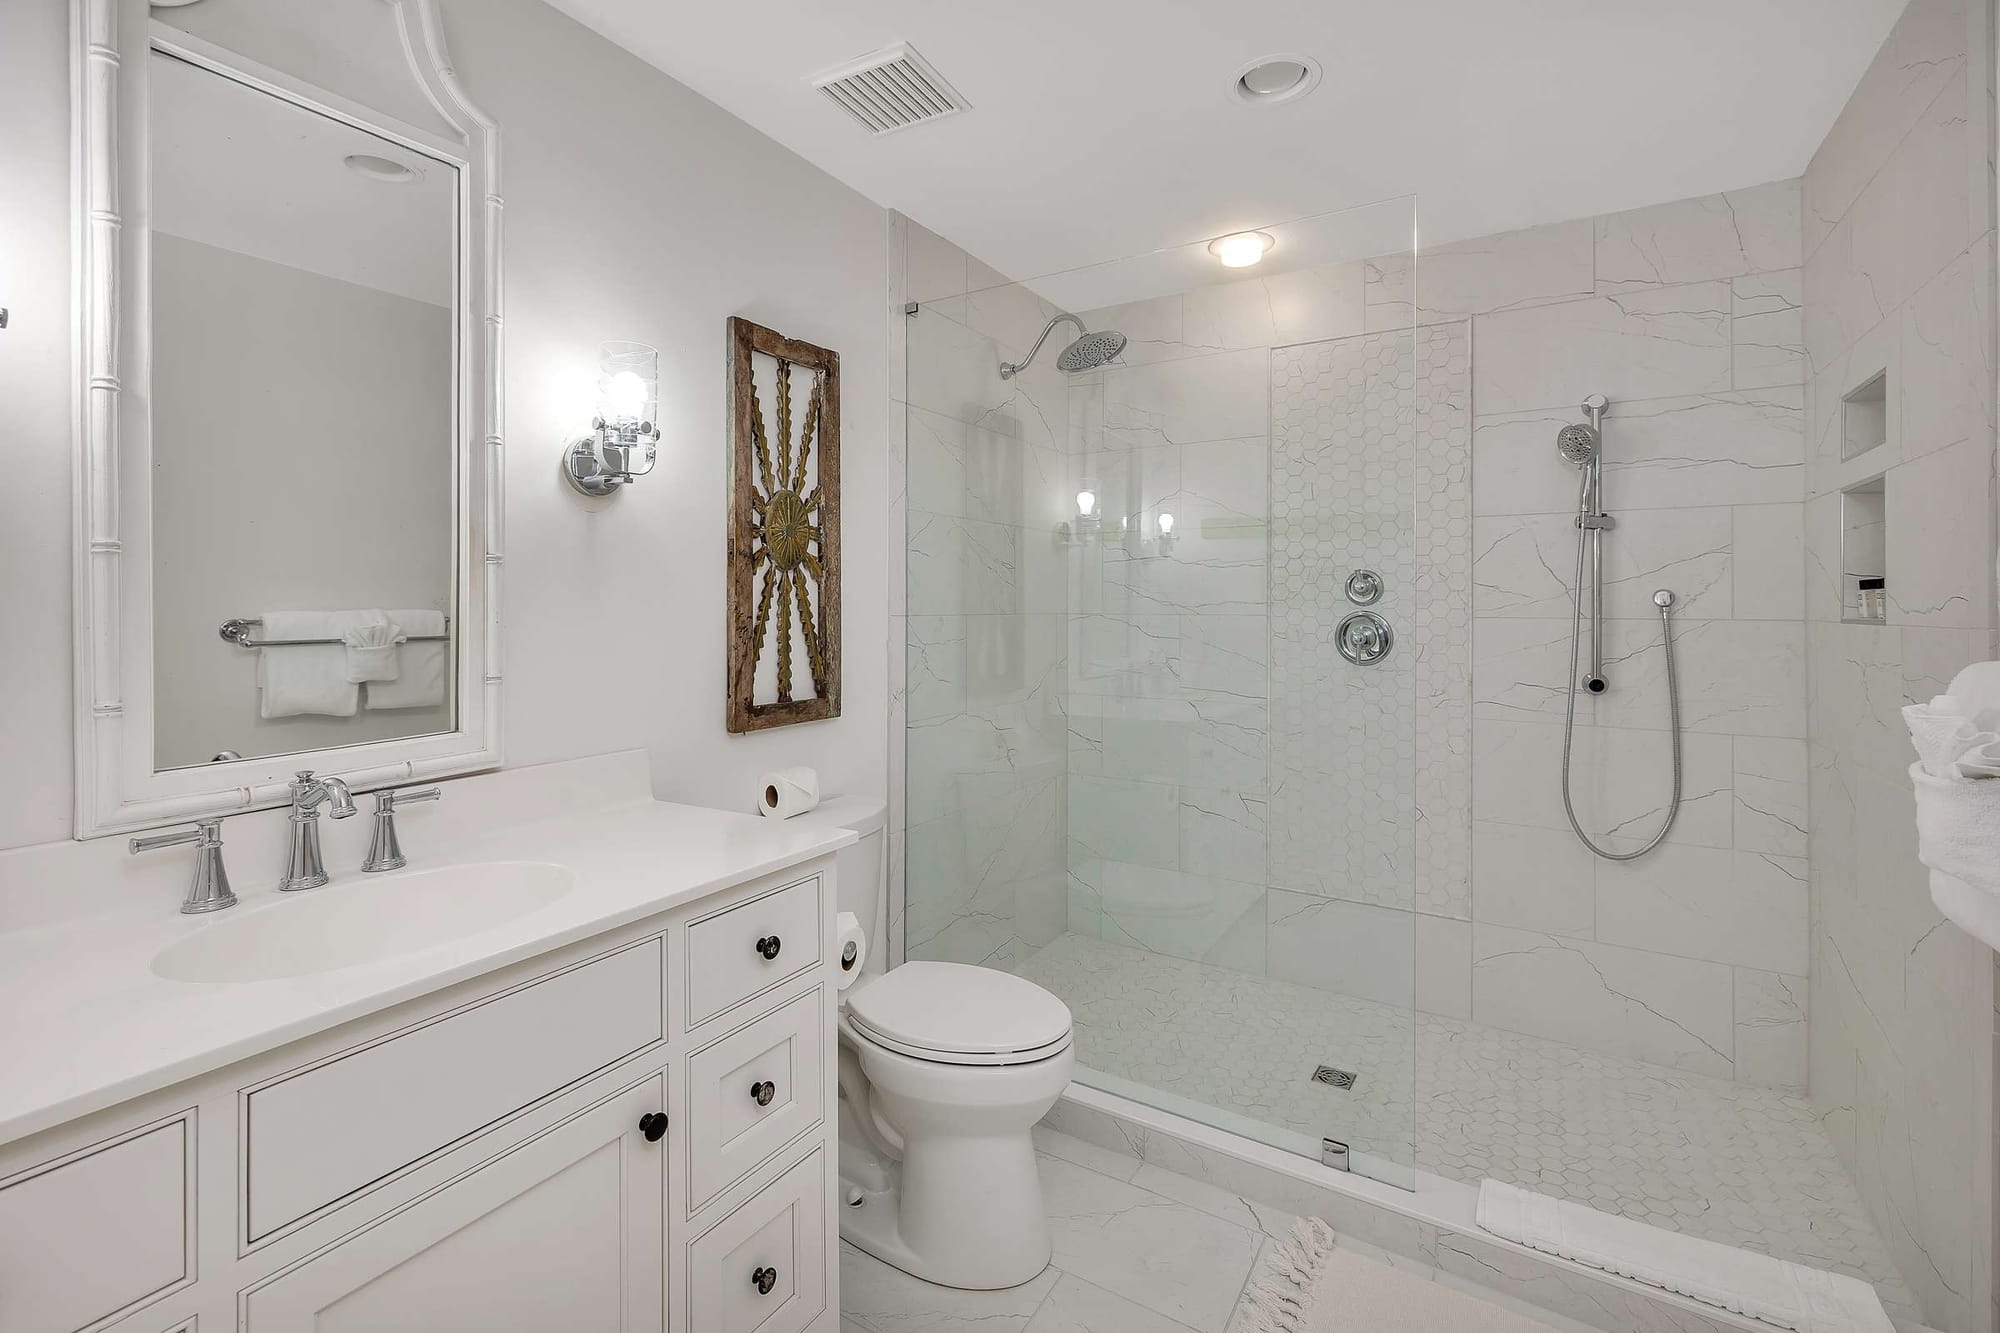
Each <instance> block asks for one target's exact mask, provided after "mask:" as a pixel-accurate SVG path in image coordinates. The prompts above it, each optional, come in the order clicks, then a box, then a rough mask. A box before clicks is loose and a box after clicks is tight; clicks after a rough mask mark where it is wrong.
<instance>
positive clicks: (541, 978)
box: [0, 858, 838, 1333]
mask: <svg viewBox="0 0 2000 1333" xmlns="http://www.w3.org/2000/svg"><path fill="white" fill-rule="evenodd" d="M321 891H322V892H327V893H337V892H339V891H340V886H339V885H338V884H335V885H333V886H330V887H328V888H327V889H325V890H321ZM834 901H835V898H834V884H833V864H832V861H831V859H830V858H821V859H819V860H815V861H810V862H807V863H806V864H804V865H803V866H800V867H796V868H794V869H792V870H789V871H785V872H782V873H779V874H776V875H769V876H765V877H763V878H761V879H758V880H753V881H751V882H749V883H745V884H739V885H737V886H735V887H734V888H731V889H728V890H724V891H721V892H717V893H712V894H710V895H708V896H707V897H704V898H700V899H697V900H694V901H691V902H687V903H684V904H682V905H680V906H678V907H675V908H673V909H672V910H670V911H666V912H663V913H662V914H660V915H658V916H655V917H652V918H649V919H646V920H641V921H637V922H634V923H632V924H630V925H628V926H625V927H622V928H619V929H616V930H612V931H609V932H606V933H604V934H600V935H598V936H596V937H594V938H590V939H585V940H580V941H577V942H575V943H572V944H567V945H564V946H562V947H559V948H555V949H552V950H550V951H549V952H547V953H544V954H542V955H540V956H537V957H532V958H528V959H526V960H525V961H521V962H516V963H513V964H511V965H509V966H506V967H503V968H499V969H497V970H495V971H492V972H489V973H486V974H485V975H481V976H476V977H473V978H471V979H470V980H465V981H461V982H459V983H457V984H455V985H452V986H449V987H447V988H445V989H443V990H439V991H436V992H434V993H432V994H429V995H425V996H422V997H420V998H417V999H412V1000H408V1001H405V1002H404V1003H401V1004H398V1005H395V1006H393V1007H391V1008H388V1009H385V1010H383V1011H381V1012H378V1013H376V1014H373V1015H370V1016H368V1017H366V1018H362V1019H357V1020H354V1021H351V1022H348V1023H345V1024H342V1025H341V1026H339V1027H336V1028H333V1029H331V1030H328V1031H324V1032H320V1033H317V1034H315V1035H312V1036H307V1037H304V1038H302V1039H299V1040H295V1041H293V1042H291V1043H290V1044H288V1045H283V1046H280V1047H278V1048H276V1049H273V1050H269V1051H266V1052H264V1053H263V1054H260V1055H256V1056H253V1057H251V1058H248V1059H244V1060H241V1061H238V1062H237V1063H235V1064H232V1065H229V1066H228V1067H225V1068H221V1069H218V1070H216V1071H215V1072H212V1073H208V1074H204V1075H201V1076H199V1077H197V1078H194V1079H191V1080H189V1081H187V1082H184V1083H181V1084H178V1085H176V1086H174V1087H170V1088H166V1089H164V1090H162V1091H159V1092H155V1093H150V1094H148V1095H146V1096H143V1097H140V1098H137V1099H135V1100H134V1101H132V1102H128V1103H126V1104H125V1105H122V1106H118V1107H114V1108H112V1109H110V1110H107V1111H103V1112H100V1113H98V1114H95V1115H91V1116H88V1117H85V1118H84V1119H82V1120H79V1121H75V1122H72V1123H70V1124H66V1125H62V1126H58V1127H57V1128H54V1129H51V1130H48V1131H45V1132H43V1133H41V1134H37V1135H35V1136H34V1137H31V1138H28V1139H25V1140H22V1141H19V1142H15V1143H11V1144H7V1145H5V1146H0V1333H77V1331H78V1330H96V1329H114V1328H115V1329H119V1330H132V1331H133V1333H179V1330H183V1329H186V1330H193V1333H210V1331H211V1330H214V1331H218V1333H220V1331H224V1330H230V1329H237V1330H240V1331H241V1333H303V1331H304V1330H308V1329H310V1330H322V1331H324V1333H364V1331H365V1333H399V1331H400V1330H411V1331H412V1333H418V1331H422V1333H446V1331H449V1330H466V1331H467V1333H470V1331H471V1330H475V1329H476V1330H480V1333H495V1331H496V1330H497V1331H500V1333H506V1331H508V1330H522V1331H523V1333H528V1331H529V1330H534V1331H535V1333H541V1331H543V1330H552V1329H562V1330H566V1331H567V1330H578V1331H586V1330H603V1331H604V1333H669V1331H671V1333H723V1331H724V1330H729V1331H731V1333H803V1331H806V1330H816V1331H818V1333H829V1331H830V1330H832V1329H833V1328H834V1327H835V1326H836V1324H837V1322H838V1300H837V1298H836V1292H835V1281H836V1274H837V1272H838V1264H837V1262H836V1259H837V1253H836V1249H835V1247H836V1245H837V1243H838V1228H837V1225H836V1220H835V1216H834V1208H835V1200H834V1188H835V1187H834V1179H835V1173H834V1169H833V1163H834V1153H835V1152H836V1150H837V1146H836V1143H835V1138H836V1136H835V1135H834V1133H833V1129H832V1126H833V1124H834V1120H833V1116H832V1109H833V1106H834V1060H833V1058H832V1052H833V1042H834V1027H833V1024H834V1015H835V986H834V981H833V975H832V969H831V968H830V967H828V966H826V960H827V959H829V958H831V957H832V952H833V951H832V933H833V927H832V916H833V903H834ZM774 941H775V943H774ZM244 1002H245V1003H246V1004H248V1003H254V1002H255V996H254V990H253V988H248V987H246V988H245V990H244Z"/></svg>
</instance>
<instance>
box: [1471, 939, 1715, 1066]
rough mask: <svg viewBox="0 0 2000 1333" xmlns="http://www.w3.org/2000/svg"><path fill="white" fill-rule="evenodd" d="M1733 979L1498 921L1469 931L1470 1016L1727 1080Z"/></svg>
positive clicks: (1702, 965)
mask: <svg viewBox="0 0 2000 1333" xmlns="http://www.w3.org/2000/svg"><path fill="white" fill-rule="evenodd" d="M1732 980H1733V979H1732V975H1731V971H1730V969H1729V967H1728V966H1727V965H1725V964H1721V963H1710V962H1702V961H1699V960H1696V959H1688V958H1676V957H1671V956H1669V955H1666V954H1659V953H1652V952H1649V951H1645V950H1640V949H1625V948H1619V947H1616V946H1613V945H1609V944H1597V943H1593V942H1589V941H1585V940H1572V939H1563V938H1561V937H1559V936H1555V935H1542V934H1536V933H1533V932H1529V931H1520V930H1512V929H1509V928H1507V927H1504V926H1488V925H1482V924H1478V923H1475V924H1474V926H1473V928H1472V1018H1473V1021H1474V1022H1476V1023H1490V1024H1492V1025H1493V1026H1495V1027H1501V1028H1506V1029H1508V1030H1509V1031H1513V1032H1526V1033H1531V1034H1533V1035H1536V1036H1543V1037H1551V1038H1554V1039H1555V1040H1557V1041H1568V1042H1573V1043H1575V1044H1576V1045H1579V1046H1585V1047H1588V1048H1590V1049H1592V1050H1599V1051H1609V1052H1612V1053H1614V1054H1621V1055H1627V1056H1630V1057H1632V1058H1633V1059H1638V1060H1648V1061H1651V1062H1652V1063H1654V1064H1663V1065H1668V1066H1670V1067H1672V1068H1675V1069H1687V1070H1692V1071H1693V1072H1695V1073H1699V1074H1713V1075H1716V1076H1717V1077H1721V1078H1728V1077H1729V1076H1730V1073H1731V1071H1732V1068H1733V1061H1732V1057H1731V1051H1732V1049H1733V1047H1734V1044H1735V1021H1736V1020H1735V1010H1734V1003H1733V1000H1732V998H1731V993H1732Z"/></svg>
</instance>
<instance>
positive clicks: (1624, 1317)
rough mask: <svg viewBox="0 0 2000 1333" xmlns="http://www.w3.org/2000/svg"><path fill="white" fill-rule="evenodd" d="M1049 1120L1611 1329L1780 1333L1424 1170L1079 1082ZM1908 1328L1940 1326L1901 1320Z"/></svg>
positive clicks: (1623, 1332)
mask: <svg viewBox="0 0 2000 1333" xmlns="http://www.w3.org/2000/svg"><path fill="white" fill-rule="evenodd" d="M1041 1123H1042V1125H1043V1126H1045V1127H1046V1128H1048V1129H1051V1130H1054V1131H1056V1132H1058V1133H1061V1134H1067V1135H1069V1136H1070V1137H1071V1138H1075V1139H1081V1140H1083V1141H1084V1142H1085V1143H1089V1144H1092V1145H1094V1146H1096V1147H1099V1148H1103V1149H1106V1150H1108V1151H1110V1152H1113V1153H1116V1154H1118V1155H1120V1156H1123V1157H1131V1158H1136V1159H1137V1160H1139V1161H1141V1162H1144V1163H1146V1164H1148V1165H1151V1166H1156V1167H1159V1168H1160V1169H1162V1170H1165V1171H1171V1172H1174V1173H1175V1174H1177V1175H1182V1176H1186V1177H1188V1178H1190V1179H1193V1180H1198V1181H1203V1182H1205V1183H1207V1184H1210V1185H1213V1186H1215V1187H1217V1188H1219V1189H1223V1190H1227V1191H1228V1192H1229V1193H1231V1194H1236V1195H1240V1196H1241V1197H1243V1198H1245V1199H1248V1200H1254V1201H1256V1202H1258V1203H1262V1204H1266V1205H1268V1206H1270V1207H1273V1208H1282V1209H1285V1210H1286V1211H1288V1212H1292V1213H1296V1214H1299V1215H1300V1216H1302V1217H1305V1216H1310V1217H1317V1218H1320V1219H1321V1220H1323V1221H1325V1222H1326V1223H1327V1225H1329V1226H1331V1227H1332V1228H1333V1229H1334V1231H1335V1232H1336V1233H1338V1234H1340V1235H1345V1236H1350V1237H1353V1238H1354V1239H1356V1240H1360V1241H1365V1242H1367V1243H1368V1244H1370V1245H1374V1246H1377V1247H1379V1248H1381V1249H1384V1250H1387V1251H1389V1252H1390V1253H1391V1254H1397V1255H1401V1256H1403V1257H1405V1258H1409V1259H1414V1260H1416V1261H1418V1262H1419V1263H1423V1264H1427V1265H1429V1266H1430V1267H1432V1268H1434V1269H1436V1270H1437V1271H1438V1272H1440V1273H1443V1274H1449V1275H1451V1276H1453V1277H1455V1278H1459V1279H1462V1280H1464V1281H1467V1282H1474V1283H1477V1284H1479V1285H1480V1286H1482V1287H1485V1288H1487V1289H1489V1290H1492V1291H1497V1292H1500V1293H1501V1294H1503V1295H1506V1296H1511V1297H1513V1298H1515V1299H1517V1300H1520V1301H1523V1302H1525V1303H1527V1304H1529V1305H1532V1306H1535V1307H1537V1308H1539V1309H1542V1310H1545V1311H1548V1312H1550V1313H1552V1314H1558V1315H1562V1316H1564V1317H1565V1318H1568V1319H1573V1320H1575V1321H1577V1322H1578V1323H1581V1324H1585V1325H1588V1326H1589V1327H1591V1328H1595V1329H1602V1330H1604V1333H1771V1330H1772V1329H1774V1328H1775V1327H1776V1325H1774V1324H1767V1323H1765V1322H1763V1321H1762V1320H1756V1319H1746V1318H1743V1317H1741V1316H1739V1315H1735V1314H1731V1313H1730V1312H1728V1311H1726V1310H1718V1309H1716V1308H1715V1307H1713V1306H1709V1305H1703V1304H1701V1303H1699V1302H1696V1301H1691V1300H1688V1299H1687V1298H1685V1297H1683V1296H1679V1295H1676V1294H1674V1293H1672V1292H1667V1291H1661V1290H1659V1289H1658V1288H1655V1287H1648V1286H1643V1285H1641V1284H1640V1283H1637V1282H1632V1281H1630V1280H1628V1279H1626V1278H1622V1277H1618V1276H1616V1275H1614V1274H1610V1273H1605V1272H1602V1271H1600V1270H1598V1269H1594V1268H1589V1267H1586V1266H1585V1265H1583V1264H1579V1263H1576V1262H1573V1261H1572V1260H1568V1259H1561V1258H1558V1257H1556V1256H1554V1255H1549V1254H1543V1253H1541V1252H1540V1251H1537V1250H1531V1249H1528V1248H1527V1247H1526V1246H1523V1245H1516V1244H1514V1243H1513V1242H1512V1241H1506V1240H1502V1239H1500V1238H1499V1237H1497V1236H1493V1235H1491V1234H1489V1233H1487V1232H1484V1231H1481V1230H1480V1229H1479V1226H1478V1224H1477V1222H1475V1221H1474V1209H1475V1207H1476V1205H1477V1201H1478V1195H1479V1191H1478V1190H1477V1189H1475V1188H1474V1187H1472V1186H1470V1185H1465V1184H1461V1183H1460V1182H1458V1181H1455V1180H1446V1179H1445V1178H1444V1177H1442V1176H1435V1175H1432V1174H1430V1173H1429V1172H1427V1171H1418V1172H1417V1173H1416V1188H1415V1189H1414V1190H1402V1189H1398V1188H1396V1187H1395V1186H1393V1185H1386V1184H1383V1183H1382V1182H1380V1181H1377V1180H1371V1179H1369V1178H1368V1177H1366V1176H1359V1175H1354V1174H1351V1173H1348V1172H1342V1171H1335V1170H1331V1169H1329V1168H1327V1167H1323V1166H1320V1165H1319V1164H1318V1163H1315V1162H1312V1161H1310V1160H1308V1159H1306V1158H1303V1157H1299V1156H1297V1155H1296V1154H1293V1153H1288V1152H1285V1151H1284V1150H1282V1149H1279V1148H1272V1147H1267V1146H1266V1145H1264V1144H1261V1143H1255V1142H1251V1141H1249V1140H1246V1139H1241V1138H1239V1137H1238V1136H1236V1135H1233V1134H1230V1133H1228V1132H1226V1131H1224V1130H1219V1129H1214V1128H1212V1127H1210V1126H1208V1125H1203V1124H1200V1123H1198V1122H1196V1121H1192V1120H1188V1119H1185V1118H1183V1117H1181V1116H1177V1115H1173V1114H1171V1113H1169V1112H1166V1111H1160V1110H1156V1109H1154V1108H1152V1107H1149V1106H1143V1105H1140V1104H1138V1103H1136V1102H1132V1101H1129V1100H1127V1099H1125V1098H1123V1097H1118V1096H1114V1095H1112V1094H1110V1093H1106V1092H1100V1091H1098V1090H1097V1089H1095V1088H1086V1087H1083V1086H1081V1085H1072V1086H1071V1087H1070V1089H1069V1090H1068V1091H1066V1092H1065V1093H1063V1095H1062V1098H1061V1099H1060V1100H1059V1101H1057V1102H1056V1104H1055V1106H1054V1107H1053V1108H1052V1109H1051V1110H1050V1111H1049V1113H1048V1114H1047V1115H1046V1116H1044V1117H1043V1118H1042V1122H1041ZM1896 1327H1897V1329H1898V1330H1899V1333H1933V1331H1932V1330H1930V1329H1928V1328H1926V1327H1925V1326H1924V1325H1921V1324H1913V1323H1906V1322H1900V1321H1899V1322H1898V1323H1897V1325H1896Z"/></svg>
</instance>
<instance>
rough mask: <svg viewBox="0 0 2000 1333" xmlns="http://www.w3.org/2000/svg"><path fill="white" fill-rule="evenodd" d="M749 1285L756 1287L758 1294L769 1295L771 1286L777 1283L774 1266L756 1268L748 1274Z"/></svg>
mask: <svg viewBox="0 0 2000 1333" xmlns="http://www.w3.org/2000/svg"><path fill="white" fill-rule="evenodd" d="M750 1285H751V1286H753V1287H755V1288H757V1294H758V1295H759V1296H769V1295H770V1294H771V1288H773V1287H775V1286H777V1285H778V1270H777V1269H775V1268H760V1269H758V1270H757V1271H756V1272H754V1273H752V1274H751V1275H750Z"/></svg>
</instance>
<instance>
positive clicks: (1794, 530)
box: [1676, 503, 1806, 620]
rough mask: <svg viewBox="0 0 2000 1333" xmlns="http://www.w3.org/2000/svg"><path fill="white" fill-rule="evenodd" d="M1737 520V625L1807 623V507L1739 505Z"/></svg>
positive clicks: (1733, 573)
mask: <svg viewBox="0 0 2000 1333" xmlns="http://www.w3.org/2000/svg"><path fill="white" fill-rule="evenodd" d="M1732 515H1733V517H1732V520H1731V532H1732V546H1733V555H1734V560H1733V562H1732V564H1731V567H1730V586H1731V589H1732V596H1731V600H1730V612H1731V614H1732V615H1734V616H1735V618H1736V619H1738V620H1800V619H1803V618H1804V616H1805V582H1806V571H1805V549H1806V539H1805V508H1804V506H1802V505H1799V504H1796V503H1786V504H1769V505H1737V506H1736V507H1735V509H1734V510H1733V511H1732ZM1676 614H1679V613H1678V612H1676Z"/></svg>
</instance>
